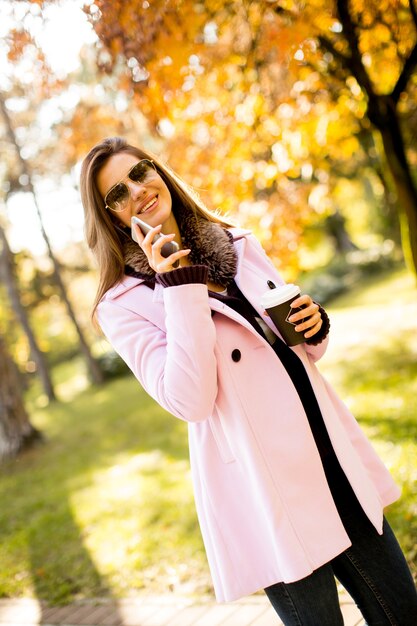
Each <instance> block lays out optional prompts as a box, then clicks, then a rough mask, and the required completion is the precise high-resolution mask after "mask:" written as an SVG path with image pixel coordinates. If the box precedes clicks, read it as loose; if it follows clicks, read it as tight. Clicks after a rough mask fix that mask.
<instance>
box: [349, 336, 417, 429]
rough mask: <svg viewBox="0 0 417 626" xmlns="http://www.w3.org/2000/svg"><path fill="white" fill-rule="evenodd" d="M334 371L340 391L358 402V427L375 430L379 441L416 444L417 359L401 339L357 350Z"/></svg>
mask: <svg viewBox="0 0 417 626" xmlns="http://www.w3.org/2000/svg"><path fill="white" fill-rule="evenodd" d="M338 370H339V371H338V375H339V381H340V383H341V385H342V386H343V388H344V389H345V390H347V391H348V393H349V394H350V395H353V396H356V397H358V398H359V403H358V408H357V409H356V416H357V417H358V419H359V420H360V421H361V422H362V423H369V424H372V425H373V426H377V427H378V435H379V436H380V437H381V438H382V439H389V440H391V441H392V440H394V441H398V440H413V441H415V440H416V438H417V419H416V415H417V359H416V353H415V351H414V350H413V348H412V346H410V345H409V343H408V342H407V341H406V340H405V339H402V338H397V339H395V340H391V341H390V343H389V344H383V345H379V344H378V345H374V346H367V347H366V349H365V348H364V347H362V346H357V347H356V348H355V349H351V350H350V352H349V360H348V361H345V362H342V363H340V364H339V366H338ZM376 401H377V403H376Z"/></svg>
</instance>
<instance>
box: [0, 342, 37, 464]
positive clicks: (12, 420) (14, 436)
mask: <svg viewBox="0 0 417 626" xmlns="http://www.w3.org/2000/svg"><path fill="white" fill-rule="evenodd" d="M40 439H42V435H41V433H40V431H39V430H37V429H36V428H35V427H34V426H32V424H31V423H30V421H29V417H28V414H27V413H26V409H25V406H24V403H23V393H22V389H21V386H20V379H19V375H18V372H17V368H16V365H15V363H14V362H13V360H12V358H11V356H10V354H9V353H8V351H7V348H6V346H5V343H4V341H3V339H2V337H0V460H4V459H7V458H10V457H13V456H15V455H16V454H17V453H18V452H19V450H22V449H23V448H25V447H29V446H30V445H31V444H32V443H33V442H34V441H36V440H40Z"/></svg>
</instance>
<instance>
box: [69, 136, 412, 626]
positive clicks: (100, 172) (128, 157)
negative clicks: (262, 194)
mask: <svg viewBox="0 0 417 626" xmlns="http://www.w3.org/2000/svg"><path fill="white" fill-rule="evenodd" d="M81 191H82V200H83V204H84V208H85V215H86V235H87V241H88V244H89V246H90V248H91V249H92V250H93V252H94V253H95V254H96V257H97V260H98V264H99V267H100V274H101V275H100V284H99V288H98V293H97V298H96V302H95V307H94V308H95V312H96V314H97V318H98V321H99V324H100V325H101V328H102V329H103V331H104V333H105V334H106V336H107V338H108V339H109V341H110V343H111V344H112V345H113V347H114V349H115V350H116V351H117V352H118V353H119V354H120V355H121V357H122V358H123V359H124V360H125V361H126V363H127V364H128V365H129V367H130V368H131V369H132V371H133V373H134V374H135V376H136V377H137V378H138V380H139V381H140V383H141V384H142V386H143V387H144V389H145V390H146V391H147V392H148V393H149V394H150V395H151V396H152V397H153V398H154V399H155V400H156V401H157V402H158V403H159V404H160V405H161V406H162V407H164V408H165V409H167V410H168V411H170V412H171V413H172V414H173V415H174V416H176V417H178V418H180V419H182V420H185V421H187V422H188V430H189V446H190V460H191V468H192V475H193V483H194V493H195V500H196V506H197V512H198V516H199V522H200V527H201V531H202V535H203V539H204V543H205V547H206V552H207V556H208V561H209V565H210V569H211V573H212V578H213V582H214V588H215V592H216V597H217V599H218V600H219V601H220V602H224V601H231V600H236V599H237V598H239V597H241V596H243V595H246V594H250V593H253V592H255V591H258V590H260V589H265V591H266V593H267V595H268V597H269V599H270V601H271V602H272V604H273V606H274V608H275V609H276V611H277V612H278V614H279V615H280V616H281V618H282V620H283V621H284V623H285V624H286V625H290V626H292V625H294V624H302V625H303V626H309V625H315V626H337V625H338V624H343V618H342V615H341V611H340V607H339V603H338V595H337V590H336V584H335V578H334V576H336V577H337V578H338V579H339V580H340V581H341V582H342V584H343V585H344V586H345V587H346V588H347V589H348V591H349V592H350V593H351V595H352V596H353V597H354V599H355V601H356V602H357V604H358V605H359V607H360V608H361V610H362V612H363V615H364V616H365V618H366V619H367V621H368V624H370V625H372V624H375V625H376V624H378V625H379V624H381V625H382V624H384V625H385V624H390V625H393V624H397V625H398V626H400V625H401V626H407V625H410V626H411V624H415V623H417V622H416V619H417V597H416V594H415V588H414V585H413V581H412V578H411V574H410V572H409V570H408V567H407V564H406V562H405V559H404V556H403V554H402V553H401V550H400V548H399V546H398V544H397V542H396V540H395V538H394V536H393V534H392V531H391V529H390V528H389V526H388V524H387V522H386V520H385V518H384V517H383V508H384V507H386V506H387V505H389V504H390V503H392V502H394V501H395V500H396V499H397V498H398V497H399V489H398V487H397V486H396V485H395V484H394V482H393V480H392V478H391V476H390V475H389V473H388V471H387V470H386V468H385V467H384V466H383V464H382V462H381V461H380V460H379V458H378V457H377V455H376V453H375V452H374V450H373V448H372V447H371V445H370V443H369V442H368V441H367V439H366V438H365V436H364V434H363V433H362V431H361V429H360V428H359V426H358V425H357V423H356V421H355V419H354V418H353V416H352V415H351V414H350V413H349V411H348V410H347V408H346V407H345V406H344V405H343V403H342V402H341V401H340V400H339V398H338V397H337V396H336V394H335V393H334V391H333V390H332V388H331V387H330V386H329V385H328V383H327V382H326V381H325V380H324V379H323V378H322V376H321V375H320V373H319V372H318V370H317V368H316V366H315V361H317V359H319V358H320V357H321V356H322V355H323V353H324V352H325V349H326V346H327V341H328V339H327V333H328V330H329V322H328V318H327V315H326V314H325V312H324V310H323V309H322V308H321V307H319V306H318V305H317V304H315V303H314V302H313V301H312V300H311V298H310V297H309V296H308V295H303V296H300V297H299V298H298V299H297V300H295V301H294V302H293V305H292V306H293V307H294V308H296V307H303V310H302V312H295V313H294V314H293V315H292V317H291V321H293V322H294V323H297V326H296V330H298V331H299V332H302V333H304V337H305V343H302V344H300V345H298V346H295V347H293V348H289V347H288V346H287V345H286V344H285V343H284V342H283V341H282V339H281V337H280V335H279V332H278V331H277V329H276V328H275V326H274V325H273V323H272V322H271V320H270V319H269V318H268V315H267V314H266V313H265V311H263V310H262V309H261V307H260V304H259V302H260V298H261V295H262V294H263V293H264V291H265V290H267V289H268V286H269V287H271V288H273V287H274V286H276V285H281V284H283V280H282V278H281V277H280V276H279V274H278V272H277V271H276V269H275V268H274V266H273V265H272V263H271V262H270V261H269V259H268V258H267V256H266V254H265V253H264V251H263V250H262V248H261V246H260V244H259V243H258V242H257V240H256V239H255V238H254V237H253V235H252V234H251V233H250V231H248V230H243V229H240V228H233V227H231V226H230V224H227V223H226V222H224V221H223V220H221V219H220V218H219V217H218V216H215V215H213V214H211V213H210V212H209V211H208V210H207V209H205V208H204V207H203V206H202V204H201V203H200V202H199V201H198V199H196V198H195V197H194V195H193V194H192V192H191V191H190V190H189V188H188V187H187V186H186V185H185V184H184V183H183V182H181V181H180V179H179V178H178V177H177V176H176V175H175V174H174V173H173V172H172V171H171V170H170V169H169V168H167V166H165V165H163V164H162V163H161V162H160V161H158V159H157V158H155V157H153V156H152V155H150V154H149V153H147V152H145V151H144V150H142V149H138V148H135V147H133V146H130V145H128V144H127V143H126V142H125V141H124V140H122V139H120V138H113V139H107V140H104V141H103V142H102V143H100V144H99V145H97V146H95V147H94V148H93V149H92V150H91V151H90V152H89V154H88V155H87V156H86V158H85V160H84V163H83V167H82V174H81ZM137 215H139V216H140V218H141V219H142V220H143V221H145V222H146V223H147V224H148V225H150V226H151V227H152V230H151V231H150V232H149V233H148V235H146V236H144V235H143V234H142V233H141V231H140V229H139V228H138V227H135V229H136V233H135V234H136V238H137V240H138V241H139V242H140V245H137V244H136V243H135V242H134V241H133V240H132V239H131V236H130V225H131V217H132V216H137ZM157 233H160V234H162V237H161V238H160V239H159V240H157V241H156V242H155V243H152V242H153V240H154V237H155V234H157ZM173 240H175V241H176V242H177V244H178V245H179V248H180V249H179V251H178V252H175V253H173V254H171V255H170V256H169V257H168V258H164V257H163V256H162V255H161V246H162V245H163V244H164V243H166V242H168V241H173ZM178 262H179V267H177V265H178ZM301 319H304V321H303V322H301V321H300V320H301ZM342 468H343V469H342ZM399 599H401V601H399Z"/></svg>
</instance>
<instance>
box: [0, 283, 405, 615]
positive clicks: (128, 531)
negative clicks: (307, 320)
mask: <svg viewBox="0 0 417 626" xmlns="http://www.w3.org/2000/svg"><path fill="white" fill-rule="evenodd" d="M329 313H330V316H331V321H332V331H333V332H332V341H331V344H330V347H329V350H328V353H327V355H326V356H325V357H324V359H323V360H322V362H321V364H320V369H321V370H322V371H323V373H325V375H326V376H327V377H328V378H329V379H330V380H331V382H332V383H333V384H334V386H335V387H336V389H337V391H338V392H339V394H340V395H341V396H342V397H343V399H344V400H345V401H346V402H347V403H348V405H349V406H350V407H351V409H352V411H353V412H354V414H355V415H356V417H357V418H358V419H359V421H360V423H361V425H362V426H363V427H364V429H365V430H366V432H367V433H368V434H369V436H370V437H371V439H372V441H373V443H374V445H375V447H376V448H377V449H378V452H379V453H380V454H381V456H382V457H383V459H384V461H385V462H386V464H387V465H388V466H389V468H390V469H391V471H392V473H393V475H394V477H395V479H396V480H397V481H398V482H399V483H400V484H401V486H402V487H403V497H402V499H401V500H400V501H399V502H398V503H396V504H394V505H393V506H392V507H390V508H389V509H388V515H387V516H388V519H389V520H390V522H391V523H392V525H393V527H394V530H395V531H396V532H397V535H398V537H399V540H400V543H401V545H402V547H403V549H404V550H405V552H406V555H407V558H408V560H409V562H410V564H411V566H412V568H413V570H414V572H416V570H417V568H416V566H415V557H416V553H415V545H416V543H417V542H416V535H417V533H416V531H417V528H416V520H417V515H416V513H417V511H416V498H415V494H416V482H417V476H416V474H417V469H416V461H415V459H416V458H417V443H416V442H417V437H416V409H417V365H416V361H417V359H416V353H417V338H416V332H415V324H416V320H417V314H416V313H417V292H416V290H415V288H414V284H413V280H412V278H411V276H410V275H409V274H407V273H406V272H405V271H400V272H399V271H397V272H394V273H390V274H389V275H387V276H385V277H381V278H378V279H377V280H376V279H372V280H370V281H369V282H367V283H364V284H361V285H360V286H358V287H357V288H356V289H354V290H353V291H352V292H351V293H350V294H346V295H344V296H342V297H340V298H339V299H338V300H335V301H334V303H333V304H332V306H331V307H329ZM54 378H55V380H57V381H59V385H58V392H59V394H60V398H61V399H62V401H61V402H59V403H54V404H52V405H50V406H44V398H43V397H42V396H41V395H40V394H39V393H38V392H37V391H36V388H35V389H32V390H31V392H30V393H29V394H28V405H29V408H30V413H31V419H32V422H33V423H34V425H36V426H37V427H38V428H40V429H41V430H42V431H43V433H44V434H45V437H46V441H45V443H44V444H40V445H37V446H36V447H35V448H33V449H32V450H29V451H27V452H25V453H24V454H22V455H20V456H19V458H18V459H16V460H15V461H10V462H8V463H6V464H4V465H2V467H1V474H2V477H1V483H0V498H1V503H2V506H1V511H0V562H1V564H2V567H1V569H0V597H1V596H3V597H18V596H36V597H38V598H41V599H46V600H48V601H50V602H56V603H60V602H67V601H69V600H72V599H75V598H84V597H95V596H113V597H122V596H127V595H132V594H135V593H137V592H139V591H146V592H155V593H165V592H167V591H168V590H173V591H175V592H181V593H204V592H207V591H209V590H210V589H211V586H210V578H209V574H208V568H207V563H206V558H205V554H204V549H203V545H202V541H201V537H200V533H199V530H198V524H197V519H196V514H195V510H194V504H193V497H192V487H191V478H190V472H189V463H188V449H187V428H186V424H184V423H183V422H181V421H179V420H176V419H175V418H172V417H171V416H170V415H168V414H167V413H166V412H164V411H163V410H162V409H160V408H159V407H158V406H157V405H156V404H155V403H154V402H153V401H152V400H151V399H150V398H148V397H147V396H146V394H145V393H144V392H143V391H142V389H141V388H140V386H139V385H138V384H137V383H136V381H135V380H134V379H133V377H131V376H129V377H126V378H123V379H118V380H116V381H112V382H111V383H108V384H107V385H106V386H105V387H103V388H91V387H90V388H88V383H87V379H86V376H85V370H84V366H83V364H82V361H81V360H80V359H74V360H73V361H72V362H68V363H65V364H62V365H61V366H59V367H57V368H56V370H55V372H54Z"/></svg>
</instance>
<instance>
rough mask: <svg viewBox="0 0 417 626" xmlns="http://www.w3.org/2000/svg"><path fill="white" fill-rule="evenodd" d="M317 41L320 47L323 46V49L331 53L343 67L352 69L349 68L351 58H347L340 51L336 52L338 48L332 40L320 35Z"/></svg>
mask: <svg viewBox="0 0 417 626" xmlns="http://www.w3.org/2000/svg"><path fill="white" fill-rule="evenodd" d="M317 39H318V41H319V43H320V45H321V46H322V48H324V49H325V50H327V52H330V54H332V55H333V56H334V58H335V59H337V60H338V61H340V63H341V64H342V65H343V67H345V68H346V69H350V68H349V62H350V58H349V57H347V56H345V55H344V54H343V53H342V52H339V50H336V48H335V47H334V45H333V43H332V42H331V41H330V39H327V37H324V35H319V36H318V37H317Z"/></svg>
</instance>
